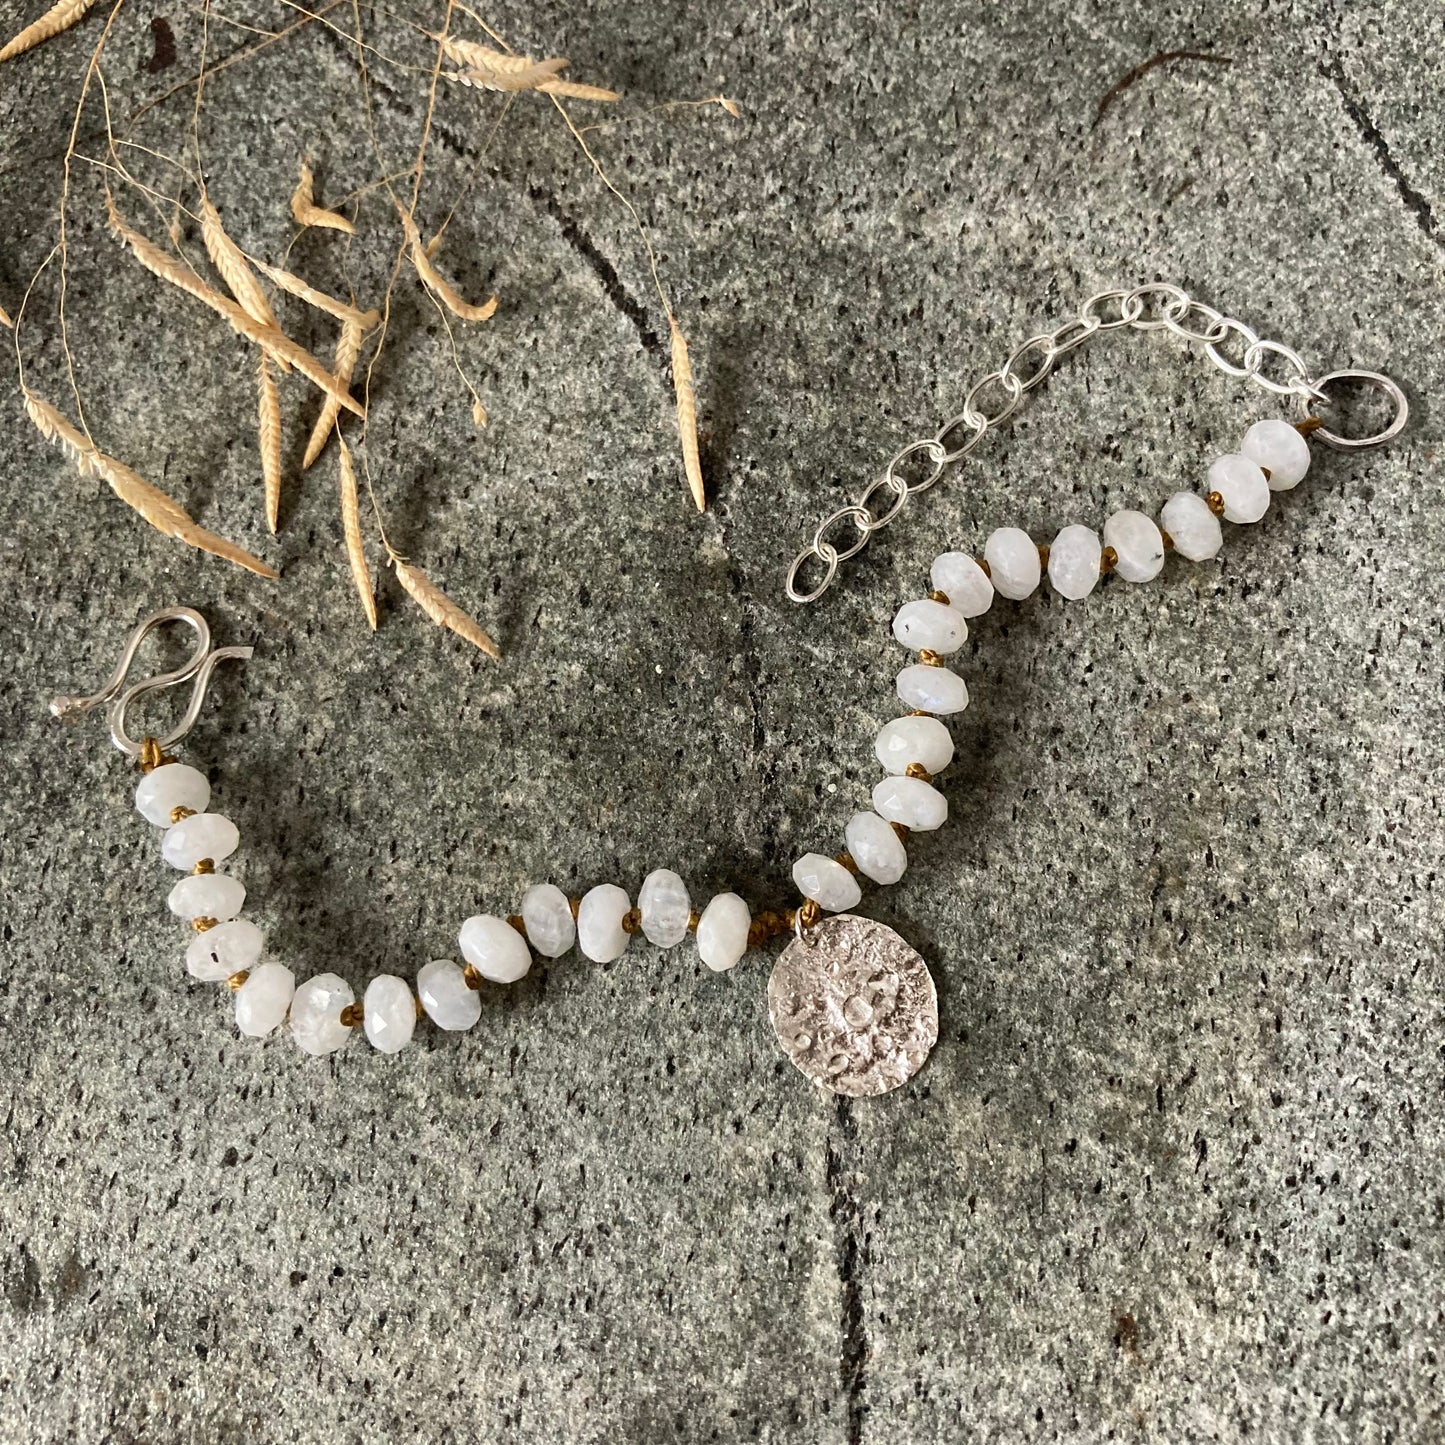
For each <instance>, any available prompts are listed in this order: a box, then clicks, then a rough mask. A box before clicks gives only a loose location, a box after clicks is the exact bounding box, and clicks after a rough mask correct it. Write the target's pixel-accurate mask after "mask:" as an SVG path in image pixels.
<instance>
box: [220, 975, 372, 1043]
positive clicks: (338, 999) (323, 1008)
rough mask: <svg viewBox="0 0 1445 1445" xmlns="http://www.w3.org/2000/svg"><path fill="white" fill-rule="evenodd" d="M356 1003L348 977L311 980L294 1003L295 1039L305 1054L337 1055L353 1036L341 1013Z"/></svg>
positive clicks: (326, 977)
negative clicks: (342, 1019) (342, 1020)
mask: <svg viewBox="0 0 1445 1445" xmlns="http://www.w3.org/2000/svg"><path fill="white" fill-rule="evenodd" d="M247 981H248V982H249V980H247ZM355 1002H356V995H355V994H354V993H352V991H351V985H350V984H349V983H347V981H346V980H345V979H344V978H338V977H337V975H336V974H334V973H318V974H317V975H316V977H315V978H308V979H307V980H306V982H305V983H303V984H302V985H301V986H300V987H299V988H298V989H297V990H296V993H295V995H294V997H293V998H292V1000H291V1036H292V1038H294V1039H295V1040H296V1043H297V1046H298V1047H299V1048H300V1050H301V1052H302V1053H303V1054H312V1055H319V1054H334V1053H335V1052H336V1051H337V1049H339V1048H340V1047H341V1046H342V1044H344V1043H345V1042H346V1041H347V1039H349V1038H350V1037H351V1026H350V1025H349V1024H344V1023H342V1022H341V1010H342V1009H344V1008H346V1007H347V1006H348V1005H350V1004H353V1003H355Z"/></svg>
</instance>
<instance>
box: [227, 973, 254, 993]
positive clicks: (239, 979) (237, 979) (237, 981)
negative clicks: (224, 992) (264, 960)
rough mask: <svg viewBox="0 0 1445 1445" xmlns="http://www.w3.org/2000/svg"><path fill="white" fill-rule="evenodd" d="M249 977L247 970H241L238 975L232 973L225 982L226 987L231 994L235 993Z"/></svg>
mask: <svg viewBox="0 0 1445 1445" xmlns="http://www.w3.org/2000/svg"><path fill="white" fill-rule="evenodd" d="M250 977H251V970H250V969H249V968H243V969H242V970H241V971H240V972H239V973H233V974H232V975H231V976H230V978H228V979H227V980H226V987H227V988H228V989H230V990H231V992H232V993H235V991H236V990H237V989H238V988H240V987H241V985H242V984H243V983H245V982H246V980H247V979H248V978H250Z"/></svg>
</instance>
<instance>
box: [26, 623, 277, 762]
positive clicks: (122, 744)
mask: <svg viewBox="0 0 1445 1445" xmlns="http://www.w3.org/2000/svg"><path fill="white" fill-rule="evenodd" d="M168 622H182V623H184V624H185V625H186V626H187V627H189V628H190V629H191V631H193V632H194V633H195V634H196V645H195V647H194V648H193V649H192V650H191V655H190V657H189V658H187V659H186V661H185V662H184V663H182V664H181V666H180V667H177V668H173V669H172V670H171V671H170V672H161V673H157V674H156V675H155V676H154V677H147V678H143V679H142V680H141V681H140V682H134V683H132V684H131V685H130V686H129V687H125V679H126V675H127V673H129V671H130V667H131V664H132V663H133V662H134V661H135V655H136V650H137V649H138V648H139V647H140V645H141V643H142V642H144V641H145V639H146V638H147V637H148V636H149V635H150V633H151V632H153V631H154V630H155V629H156V628H157V627H163V626H164V625H165V624H166V623H168ZM253 650H254V649H252V648H250V647H212V646H211V629H210V626H209V625H208V624H207V622H206V619H205V618H204V617H202V616H201V614H200V613H199V612H197V611H196V610H195V608H193V607H163V608H162V609H161V610H160V611H159V612H152V613H151V615H150V616H149V617H146V618H143V619H142V620H141V621H140V622H139V623H137V624H136V627H135V629H134V630H133V631H132V632H131V635H130V637H129V638H128V639H127V640H126V644H125V647H124V648H122V650H121V654H120V661H119V662H118V663H117V664H116V667H115V671H114V672H112V673H111V675H110V676H109V677H108V678H107V679H106V681H105V683H104V684H103V685H102V686H101V689H100V691H99V692H97V693H94V694H92V695H91V696H90V697H72V696H69V695H63V696H61V697H57V698H53V699H52V700H51V703H50V711H51V712H52V713H53V714H54V715H55V716H56V717H58V718H60V719H62V720H69V719H71V718H74V717H79V716H80V715H81V714H83V713H87V712H90V711H91V710H92V709H93V708H97V707H102V706H104V705H105V704H107V703H109V704H110V707H109V711H108V713H107V715H106V718H107V721H108V723H109V725H110V738H111V741H112V742H113V743H114V744H115V745H116V747H118V748H119V749H120V750H121V752H123V753H126V754H127V755H129V756H130V757H133V758H138V757H140V755H141V751H142V746H143V745H142V743H141V742H140V741H137V740H136V739H134V738H132V737H131V736H130V734H129V733H128V732H127V731H126V725H125V715H126V711H127V709H129V708H130V706H131V705H132V704H133V703H135V702H136V701H137V699H139V698H142V697H144V696H145V695H146V694H147V693H151V692H158V691H160V690H161V689H162V688H167V687H176V686H179V685H180V684H181V683H185V682H192V679H194V681H193V682H192V685H191V700H190V704H189V705H188V706H187V708H186V710H185V713H184V714H183V715H182V717H181V720H180V722H179V723H177V724H176V726H175V727H174V728H173V729H172V730H171V731H170V732H169V733H167V734H166V735H165V737H163V738H160V739H158V740H157V741H158V743H159V746H160V747H161V749H162V750H164V749H165V748H168V747H170V746H171V744H172V743H177V742H179V741H180V740H181V739H182V738H183V737H185V735H186V734H187V733H188V732H190V730H191V729H192V728H193V727H194V726H195V724H196V719H197V718H198V717H199V716H200V712H201V707H202V705H203V704H204V703H205V700H206V692H207V690H208V689H209V687H210V683H211V673H212V672H213V671H214V670H215V667H216V664H217V663H218V662H224V661H225V660H226V659H227V658H237V659H241V660H244V659H246V658H248V657H250V656H251V654H252V652H253Z"/></svg>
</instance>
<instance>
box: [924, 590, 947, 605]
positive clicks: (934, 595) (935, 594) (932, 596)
mask: <svg viewBox="0 0 1445 1445" xmlns="http://www.w3.org/2000/svg"><path fill="white" fill-rule="evenodd" d="M928 600H929V601H930V602H941V603H943V605H944V606H945V607H947V606H948V593H947V592H939V591H937V590H934V591H932V592H930V593H929V594H928Z"/></svg>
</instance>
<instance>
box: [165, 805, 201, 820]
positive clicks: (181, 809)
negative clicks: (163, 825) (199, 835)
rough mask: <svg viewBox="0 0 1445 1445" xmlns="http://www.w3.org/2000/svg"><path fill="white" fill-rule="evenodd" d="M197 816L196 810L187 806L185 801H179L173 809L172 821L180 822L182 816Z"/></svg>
mask: <svg viewBox="0 0 1445 1445" xmlns="http://www.w3.org/2000/svg"><path fill="white" fill-rule="evenodd" d="M195 816H196V810H195V809H194V808H188V807H186V805H185V804H184V803H177V804H176V806H175V807H174V808H172V809H171V822H172V823H179V822H180V821H181V819H182V818H194V817H195Z"/></svg>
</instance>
